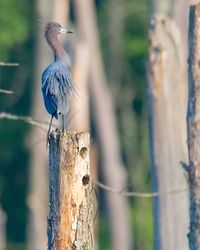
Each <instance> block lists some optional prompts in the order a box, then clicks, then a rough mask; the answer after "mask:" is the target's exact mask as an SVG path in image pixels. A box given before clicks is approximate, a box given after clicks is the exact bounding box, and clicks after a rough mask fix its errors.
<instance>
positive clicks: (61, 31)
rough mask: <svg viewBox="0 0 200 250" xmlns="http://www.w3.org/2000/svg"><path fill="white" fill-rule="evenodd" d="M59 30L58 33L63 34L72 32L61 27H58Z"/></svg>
mask: <svg viewBox="0 0 200 250" xmlns="http://www.w3.org/2000/svg"><path fill="white" fill-rule="evenodd" d="M59 32H60V33H63V34H66V33H70V34H72V33H73V32H72V31H70V30H66V29H63V28H60V29H59Z"/></svg>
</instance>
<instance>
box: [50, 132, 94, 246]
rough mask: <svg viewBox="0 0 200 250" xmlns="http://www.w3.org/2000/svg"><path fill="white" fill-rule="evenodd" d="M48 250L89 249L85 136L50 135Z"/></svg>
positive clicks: (90, 212)
mask: <svg viewBox="0 0 200 250" xmlns="http://www.w3.org/2000/svg"><path fill="white" fill-rule="evenodd" d="M49 148H50V150H49V160H50V161H49V177H50V179H49V192H50V196H49V199H50V212H49V218H48V250H64V249H68V250H70V249H71V250H75V249H76V250H85V249H88V250H93V249H94V235H93V219H94V215H93V200H92V182H91V177H90V165H89V134H88V133H76V132H65V133H62V132H60V131H56V132H52V133H51V137H50V147H49Z"/></svg>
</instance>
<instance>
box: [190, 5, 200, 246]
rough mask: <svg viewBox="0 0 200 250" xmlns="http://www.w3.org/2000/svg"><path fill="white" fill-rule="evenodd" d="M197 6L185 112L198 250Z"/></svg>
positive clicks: (199, 29) (199, 50)
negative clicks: (186, 110) (186, 109)
mask: <svg viewBox="0 0 200 250" xmlns="http://www.w3.org/2000/svg"><path fill="white" fill-rule="evenodd" d="M199 19H200V4H198V5H196V6H192V7H190V23H189V70H188V74H189V102H188V113H187V125H188V150H189V169H188V170H189V186H190V233H189V245H190V250H198V249H200V220H199V218H200V120H199V118H200V68H199V61H200V23H199Z"/></svg>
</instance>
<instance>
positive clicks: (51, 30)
mask: <svg viewBox="0 0 200 250" xmlns="http://www.w3.org/2000/svg"><path fill="white" fill-rule="evenodd" d="M62 33H73V32H72V31H69V30H66V29H63V28H62V26H61V25H60V24H59V23H56V22H48V23H47V24H46V27H45V37H46V39H47V41H48V40H49V38H50V37H57V36H58V35H59V34H62Z"/></svg>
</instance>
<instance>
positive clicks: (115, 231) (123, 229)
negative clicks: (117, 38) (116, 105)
mask: <svg viewBox="0 0 200 250" xmlns="http://www.w3.org/2000/svg"><path fill="white" fill-rule="evenodd" d="M74 3H75V11H76V18H77V22H78V25H79V29H80V32H81V35H82V37H83V38H84V39H85V41H87V43H88V45H89V49H90V51H91V61H90V77H91V84H90V90H91V92H90V94H91V99H92V104H93V115H94V118H95V124H96V128H97V133H98V137H99V140H100V145H101V152H102V165H103V166H102V167H103V168H102V171H103V175H104V178H105V181H106V183H107V184H108V185H110V186H112V187H115V188H118V189H120V188H124V187H125V186H126V181H125V180H126V178H125V171H124V168H123V164H122V162H121V158H120V148H119V141H118V136H117V128H116V122H115V117H114V109H113V107H112V101H111V97H110V94H109V90H108V87H107V84H106V77H105V73H104V70H103V63H102V59H101V56H100V48H99V44H98V40H99V39H98V34H97V25H96V17H95V7H94V3H93V1H92V0H88V1H84V0H75V1H74ZM107 201H108V209H109V219H110V225H111V233H112V249H115V250H118V249H119V250H121V249H123V250H130V249H131V239H130V224H129V221H128V201H127V199H126V198H125V197H122V196H117V195H114V194H108V193H107Z"/></svg>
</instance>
